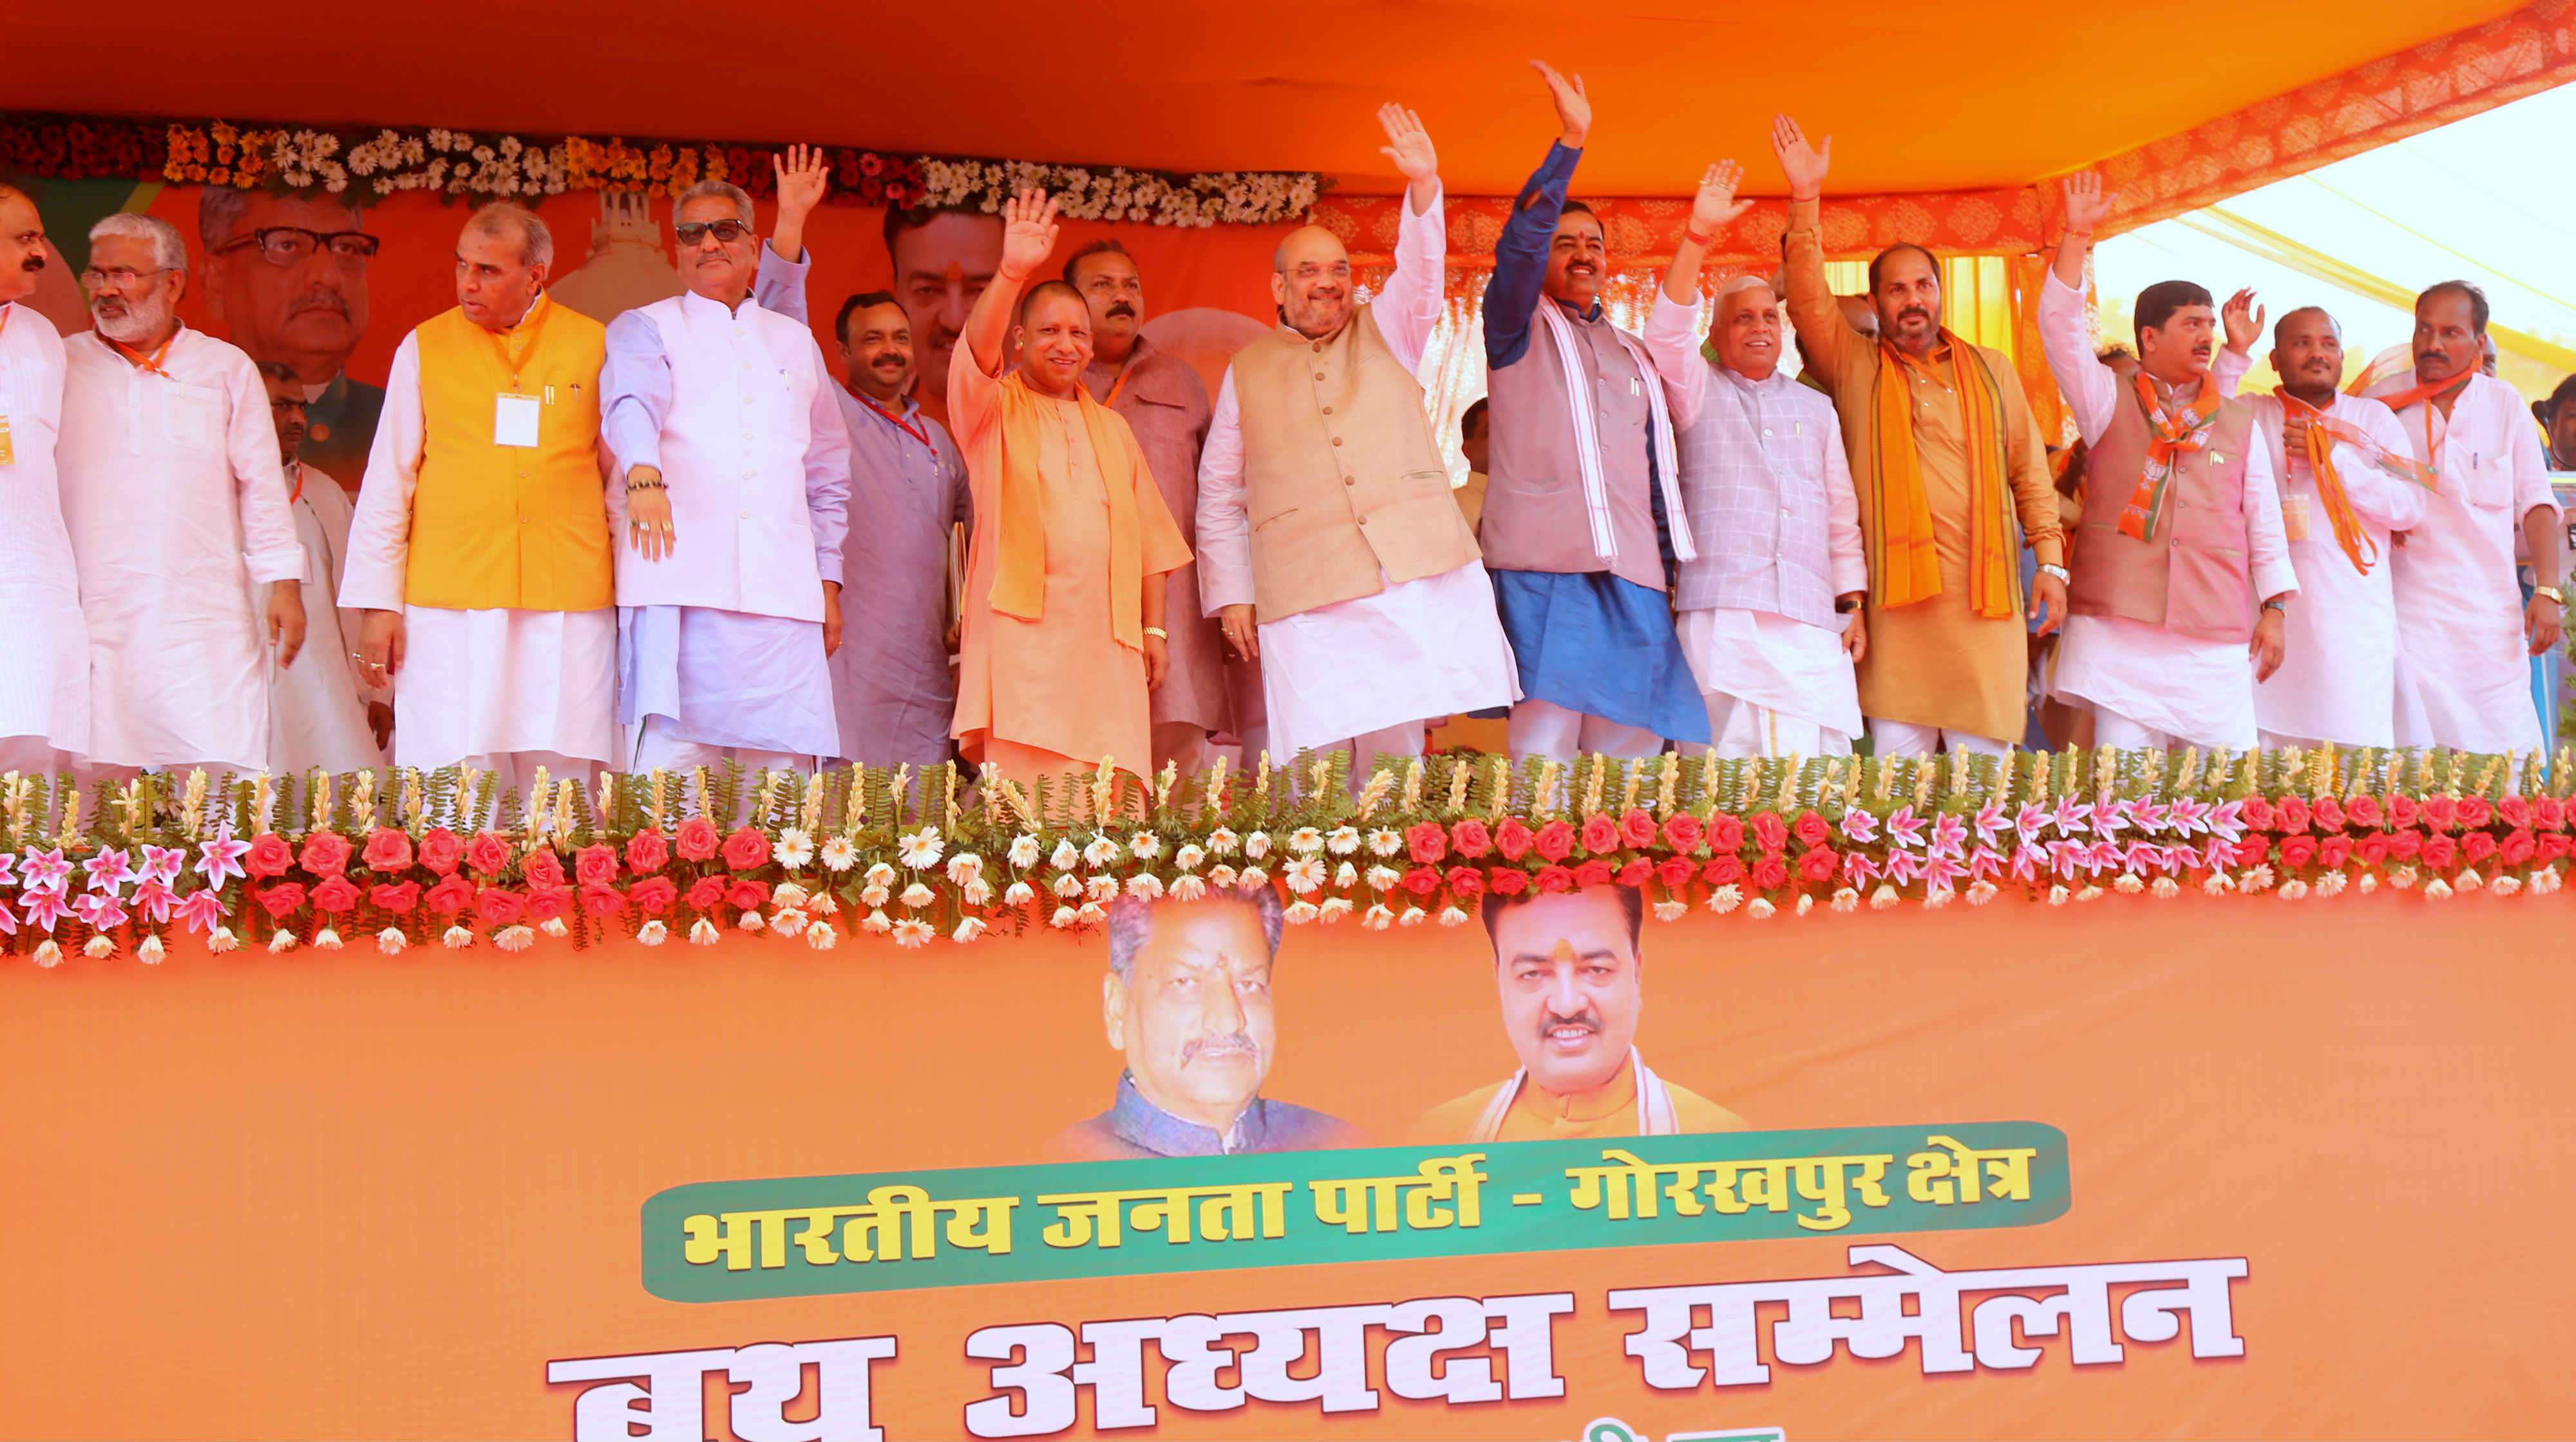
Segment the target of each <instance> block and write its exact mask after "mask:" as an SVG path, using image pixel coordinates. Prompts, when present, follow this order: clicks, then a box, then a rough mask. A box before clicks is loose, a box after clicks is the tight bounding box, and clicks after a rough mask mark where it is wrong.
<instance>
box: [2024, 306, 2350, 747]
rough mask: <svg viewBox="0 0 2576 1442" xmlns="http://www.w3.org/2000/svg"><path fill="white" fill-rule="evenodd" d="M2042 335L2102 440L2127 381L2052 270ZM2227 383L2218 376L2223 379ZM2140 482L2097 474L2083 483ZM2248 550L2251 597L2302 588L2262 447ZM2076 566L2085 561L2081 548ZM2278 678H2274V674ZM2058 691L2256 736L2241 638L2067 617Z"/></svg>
mask: <svg viewBox="0 0 2576 1442" xmlns="http://www.w3.org/2000/svg"><path fill="white" fill-rule="evenodd" d="M2039 334H2040V339H2041V341H2042V342H2043V343H2044V344H2045V346H2046V349H2047V352H2048V369H2049V374H2051V375H2052V376H2054V377H2055V378H2056V380H2057V388H2058V390H2059V392H2060V393H2062V394H2063V395H2064V396H2065V397H2066V402H2067V405H2068V407H2069V408H2070V409H2072V410H2073V411H2074V412H2075V425H2076V429H2077V430H2079V431H2081V432H2082V433H2083V436H2084V443H2085V444H2086V445H2088V446H2094V445H2099V444H2101V441H2102V435H2103V433H2104V432H2105V431H2108V430H2109V429H2110V428H2111V420H2112V418H2113V416H2115V415H2116V414H2117V413H2118V408H2119V407H2120V406H2121V405H2123V404H2126V403H2127V402H2126V401H2125V400H2124V399H2123V397H2122V395H2121V386H2122V384H2123V382H2122V381H2121V380H2120V378H2119V377H2118V376H2117V375H2115V374H2114V373H2113V372H2112V370H2111V368H2110V367H2109V366H2106V365H2104V364H2102V363H2101V362H2100V361H2099V360H2097V359H2095V358H2094V355H2093V347H2092V345H2091V344H2090V343H2089V342H2088V340H2087V339H2086V337H2085V334H2084V297H2083V295H2082V294H2081V293H2080V292H2078V291H2076V290H2074V289H2072V288H2070V287H2069V286H2068V285H2067V284H2066V283H2065V282H2063V281H2061V280H2059V279H2058V278H2057V277H2056V276H2055V275H2051V276H2049V278H2048V280H2047V283H2046V288H2045V289H2044V290H2043V291H2042V292H2041V296H2040V305H2039ZM2222 384H2224V382H2222ZM2135 483H2136V478H2135V477H2130V476H2122V477H2108V476H2093V477H2089V478H2088V479H2087V484H2088V485H2121V486H2128V485H2134V484H2135ZM2243 506H2244V513H2245V557H2246V562H2247V568H2248V574H2249V575H2250V577H2251V579H2252V581H2253V592H2254V597H2253V598H2251V599H2249V600H2248V601H2247V602H2246V604H2247V605H2248V606H2249V607H2250V606H2252V605H2254V604H2255V602H2256V600H2259V599H2260V598H2263V597H2267V596H2277V595H2281V594H2283V593H2285V592H2296V591H2297V590H2298V589H2299V578H2298V573H2297V572H2296V571H2295V570H2293V569H2292V568H2291V565H2290V550H2289V542H2288V540H2287V539H2286V537H2285V533H2284V531H2283V529H2282V525H2281V492H2280V487H2279V484H2278V483H2277V482H2276V481H2275V479H2274V478H2273V474H2272V457H2271V453H2270V450H2269V448H2268V447H2264V446H2256V447H2254V448H2253V449H2252V450H2250V451H2248V452H2247V453H2246V456H2245V481H2244V501H2243ZM2073 564H2074V565H2077V566H2081V565H2083V564H2084V557H2083V555H2082V554H2081V552H2080V551H2079V552H2078V554H2077V555H2076V557H2075V559H2074V562H2073ZM2278 679H2279V678H2278V677H2277V676H2276V677H2275V678H2274V681H2275V682H2277V681H2278ZM2054 685H2055V694H2057V695H2058V696H2060V697H2062V698H2064V699H2065V700H2067V701H2069V702H2073V703H2076V704H2081V705H2087V706H2091V707H2093V708H2095V709H2096V710H2102V711H2109V712H2111V713H2113V714H2115V715H2118V716H2122V717H2126V718H2127V719H2129V720H2131V721H2134V722H2136V723H2138V724H2139V725H2140V726H2143V727H2145V728H2146V729H2148V730H2150V731H2161V732H2163V733H2165V734H2166V735H2169V736H2172V737H2173V738H2175V739H2176V740H2178V741H2184V742H2188V743H2190V744H2192V745H2195V746H2227V747H2233V748H2239V749H2243V748H2250V747H2252V746H2253V745H2254V743H2255V739H2256V731H2257V729H2258V728H2257V726H2256V723H2255V719H2254V686H2255V682H2254V663H2253V661H2252V659H2251V658H2250V657H2248V656H2247V654H2246V644H2245V643H2244V642H2242V641H2210V640H2204V639H2202V638H2200V637H2197V636H2186V635H2184V634H2182V633H2181V632H2179V631H2168V630H2166V629H2165V628H2164V627H2162V626H2150V625H2147V624H2146V623H2144V622H2141V621H2131V620H2125V619H2123V618H2121V617H2117V616H2069V617H2067V618H2066V633H2065V639H2064V640H2063V641H2061V642H2059V644H2058V647H2057V678H2056V681H2055V683H2054Z"/></svg>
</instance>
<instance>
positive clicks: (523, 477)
mask: <svg viewBox="0 0 2576 1442" xmlns="http://www.w3.org/2000/svg"><path fill="white" fill-rule="evenodd" d="M527 478H528V473H527V472H526V471H521V472H519V479H520V480H523V481H524V480H526V479H527ZM520 519H522V520H525V519H526V517H524V516H523V517H521V518H520Z"/></svg>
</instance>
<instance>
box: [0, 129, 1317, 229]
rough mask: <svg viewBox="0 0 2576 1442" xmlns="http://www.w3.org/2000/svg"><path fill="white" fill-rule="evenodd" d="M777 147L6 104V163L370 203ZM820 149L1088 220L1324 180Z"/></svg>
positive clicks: (644, 171)
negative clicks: (48, 110) (162, 116)
mask: <svg viewBox="0 0 2576 1442" xmlns="http://www.w3.org/2000/svg"><path fill="white" fill-rule="evenodd" d="M776 148H777V147H772V146H758V145H739V144H728V143H716V142H701V141H676V140H638V141H631V142H630V141H628V140H625V139H623V138H618V137H611V138H607V139H596V138H591V137H585V136H578V135H571V136H565V137H562V138H561V139H557V140H550V141H538V140H530V139H526V138H523V137H520V136H516V135H501V134H481V133H476V132H472V131H464V130H452V129H447V128H444V127H440V126H431V127H428V128H425V129H424V128H417V127H394V126H385V127H378V128H376V129H374V130H339V129H311V128H303V127H292V128H289V127H277V128H259V127H250V126H240V125H235V124H232V123H230V122H227V121H223V120H173V121H137V120H113V119H91V118H80V117H68V116H47V115H0V170H13V171H17V172H20V173H22V174H29V175H41V176H48V177H52V178H56V179H63V180H97V179H117V180H136V181H149V180H157V181H165V182H168V183H170V184H174V185H210V186H228V187H232V188H235V189H240V190H265V191H269V192H272V193H275V194H281V195H295V196H307V197H312V196H345V197H347V198H349V199H351V200H352V201H360V202H369V203H372V202H374V201H379V200H383V199H385V198H387V197H389V196H393V195H397V194H400V193H402V192H404V191H421V192H425V193H428V194H432V195H438V196H444V197H448V198H451V199H458V200H470V201H478V202H479V201H485V200H507V199H532V198H542V197H544V196H549V195H561V194H563V193H564V192H566V191H588V190H621V191H641V192H644V193H646V194H651V195H677V194H679V193H680V192H682V191H684V190H687V189H688V188H689V187H690V186H692V185H695V184H696V183H697V182H699V181H700V180H707V179H714V180H730V181H732V182H734V183H735V184H737V185H740V186H741V187H742V188H743V189H745V190H746V191H749V192H750V193H751V194H753V195H755V196H764V197H765V196H767V195H768V194H769V193H770V191H771V190H772V188H773V187H774V185H775V177H774V176H773V174H772V172H771V170H770V166H769V164H768V157H769V155H770V153H771V152H772V150H774V149H776ZM823 153H824V155H825V157H826V158H827V160H828V161H829V162H830V164H831V166H832V172H833V175H832V179H833V185H832V187H831V191H830V194H829V197H828V200H827V203H830V204H839V205H857V206H895V207H911V206H930V207H937V208H944V209H972V210H984V211H998V210H999V209H1000V208H1001V205H1002V202H1003V201H1004V200H1005V199H1007V198H1008V197H1009V196H1010V195H1012V194H1013V193H1014V192H1015V191H1017V190H1018V189H1020V188H1022V187H1025V186H1032V185H1034V186H1042V187H1044V188H1045V189H1046V190H1048V191H1049V192H1050V193H1052V194H1055V195H1057V196H1058V197H1059V198H1060V202H1061V205H1062V208H1063V213H1064V214H1065V215H1067V216H1070V217H1072V218H1074V219H1077V220H1104V221H1131V222H1137V223H1150V224H1154V225H1177V226H1202V227H1203V226H1213V225H1266V224H1272V223H1276V222H1280V221H1287V220H1294V219H1297V218H1298V217H1300V216H1302V215H1304V214H1305V213H1306V211H1307V210H1308V208H1309V207H1311V206H1313V205H1314V203H1315V201H1316V199H1317V197H1318V196H1320V195H1321V194H1322V193H1323V182H1322V179H1321V178H1320V177H1319V176H1317V175H1316V174H1315V173H1313V172H1311V171H1298V172H1281V171H1226V172H1223V173H1217V174H1195V175H1183V174H1172V173H1167V172H1163V171H1152V170H1130V169H1126V168H1124V167H1112V166H1075V165H1050V164H1042V163H1038V162H1034V161H1017V160H982V159H970V158H963V157H949V156H928V155H900V154H895V153H893V152H889V151H879V150H864V149H854V148H851V147H848V146H829V147H824V149H823Z"/></svg>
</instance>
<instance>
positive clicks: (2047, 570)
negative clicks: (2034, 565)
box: [2039, 561, 2075, 586]
mask: <svg viewBox="0 0 2576 1442" xmlns="http://www.w3.org/2000/svg"><path fill="white" fill-rule="evenodd" d="M2039 573H2040V574H2041V575H2043V576H2046V577H2048V578H2050V579H2051V580H2054V581H2056V582H2057V583H2058V584H2059V585H2061V586H2063V585H2066V584H2068V583H2069V582H2071V581H2073V580H2074V579H2075V578H2074V577H2072V576H2070V575H2068V574H2067V573H2066V568H2065V567H2064V566H2061V565H2059V564H2057V563H2056V562H2054V561H2042V562H2041V563H2040V566H2039Z"/></svg>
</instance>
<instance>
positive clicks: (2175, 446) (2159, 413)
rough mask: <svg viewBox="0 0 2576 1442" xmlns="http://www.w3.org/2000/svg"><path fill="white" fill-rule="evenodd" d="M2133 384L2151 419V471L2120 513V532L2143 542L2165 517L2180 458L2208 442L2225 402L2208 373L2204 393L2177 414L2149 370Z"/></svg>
mask: <svg viewBox="0 0 2576 1442" xmlns="http://www.w3.org/2000/svg"><path fill="white" fill-rule="evenodd" d="M2129 383H2130V384H2131V385H2133V386H2135V387H2137V391H2138V406H2139V408H2140V409H2141V410H2143V411H2145V412H2146V416H2147V468H2146V469H2145V470H2143V471H2141V472H2139V473H2138V482H2137V486H2136V488H2135V489H2134V490H2132V491H2130V492H2129V503H2128V504H2127V505H2126V506H2123V507H2121V509H2120V534H2121V535H2124V536H2127V537H2130V538H2131V539H2133V540H2140V541H2143V540H2145V539H2146V538H2147V537H2149V536H2151V535H2154V534H2155V530H2156V522H2157V521H2159V520H2161V519H2162V518H2163V516H2164V509H2165V488H2166V487H2167V486H2168V485H2170V484H2172V482H2173V472H2174V463H2175V460H2176V458H2178V457H2180V456H2181V455H2183V454H2184V453H2185V452H2187V451H2197V450H2200V449H2202V448H2204V447H2206V446H2207V445H2208V444H2209V428H2210V427H2211V426H2213V425H2216V424H2217V423H2218V408H2219V407H2220V406H2222V405H2224V404H2226V398H2225V397H2223V396H2221V395H2220V394H2219V393H2218V378H2217V377H2216V376H2213V375H2211V374H2209V373H2208V372H2207V371H2203V372H2201V376H2200V394H2198V395H2196V396H2194V397H2193V398H2192V400H2191V403H2190V404H2189V405H2186V406H2184V407H2182V408H2181V409H2180V410H2178V411H2177V410H2174V409H2171V408H2169V407H2167V406H2166V405H2165V403H2164V402H2163V401H2160V400H2158V399H2156V383H2155V382H2154V381H2152V380H2149V379H2148V378H2147V373H2146V372H2145V371H2143V370H2141V371H2139V372H2137V373H2136V374H2135V375H2132V376H2130V377H2129ZM2203 407H2207V409H2203Z"/></svg>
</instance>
